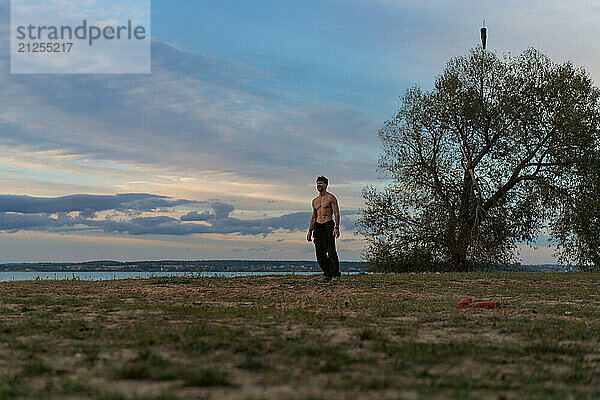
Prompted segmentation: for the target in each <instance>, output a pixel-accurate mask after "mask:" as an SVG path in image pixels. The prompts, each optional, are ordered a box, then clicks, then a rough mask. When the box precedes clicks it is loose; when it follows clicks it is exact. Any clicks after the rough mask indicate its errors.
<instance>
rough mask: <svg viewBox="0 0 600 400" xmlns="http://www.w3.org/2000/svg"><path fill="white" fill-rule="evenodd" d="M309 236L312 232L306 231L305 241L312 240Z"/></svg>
mask: <svg viewBox="0 0 600 400" xmlns="http://www.w3.org/2000/svg"><path fill="white" fill-rule="evenodd" d="M311 236H312V232H308V233H307V234H306V241H307V242H311V241H312V239H311Z"/></svg>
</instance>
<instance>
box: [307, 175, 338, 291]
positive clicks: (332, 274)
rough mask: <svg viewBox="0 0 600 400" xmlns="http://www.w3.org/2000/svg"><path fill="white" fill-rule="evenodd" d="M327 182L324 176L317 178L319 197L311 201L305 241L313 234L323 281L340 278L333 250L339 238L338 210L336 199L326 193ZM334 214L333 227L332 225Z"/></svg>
mask: <svg viewBox="0 0 600 400" xmlns="http://www.w3.org/2000/svg"><path fill="white" fill-rule="evenodd" d="M328 183H329V181H328V180H327V178H325V177H324V176H319V177H318V178H317V190H318V191H319V195H318V196H317V197H315V198H314V199H313V201H312V209H313V213H312V218H311V219H310V226H309V227H308V234H307V235H306V240H308V241H309V242H310V241H311V236H313V233H314V239H315V250H316V253H317V262H318V263H319V266H320V267H321V269H322V270H323V275H324V276H325V280H327V281H330V280H332V279H333V280H337V279H339V277H340V275H341V274H340V261H339V259H338V255H337V252H336V250H335V239H336V238H338V237H340V209H339V207H338V202H337V199H336V198H335V196H334V195H332V194H331V193H329V192H328V191H327V184H328ZM333 214H335V225H334V224H333Z"/></svg>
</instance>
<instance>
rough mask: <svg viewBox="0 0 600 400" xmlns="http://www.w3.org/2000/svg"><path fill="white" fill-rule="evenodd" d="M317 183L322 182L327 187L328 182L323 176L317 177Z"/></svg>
mask: <svg viewBox="0 0 600 400" xmlns="http://www.w3.org/2000/svg"><path fill="white" fill-rule="evenodd" d="M317 182H323V183H324V184H326V185H329V180H328V179H327V178H325V177H324V176H319V177H317Z"/></svg>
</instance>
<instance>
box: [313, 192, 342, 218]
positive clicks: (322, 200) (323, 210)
mask: <svg viewBox="0 0 600 400" xmlns="http://www.w3.org/2000/svg"><path fill="white" fill-rule="evenodd" d="M335 202H336V199H335V196H334V195H332V194H331V193H325V194H324V195H323V196H321V195H319V196H317V197H315V198H314V199H313V201H312V206H313V209H314V210H315V211H316V212H317V222H318V223H319V224H324V223H325V222H327V221H331V220H332V219H333V203H335Z"/></svg>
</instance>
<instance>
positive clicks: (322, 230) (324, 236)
mask: <svg viewBox="0 0 600 400" xmlns="http://www.w3.org/2000/svg"><path fill="white" fill-rule="evenodd" d="M333 228H334V225H333V221H332V220H329V221H327V222H325V223H323V224H320V223H318V222H315V225H314V229H313V239H314V241H315V250H316V252H317V262H318V263H319V266H320V267H321V269H322V270H323V274H324V275H325V276H326V277H328V278H333V277H336V276H340V275H341V274H340V260H339V259H338V255H337V252H336V251H335V237H334V236H333Z"/></svg>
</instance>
